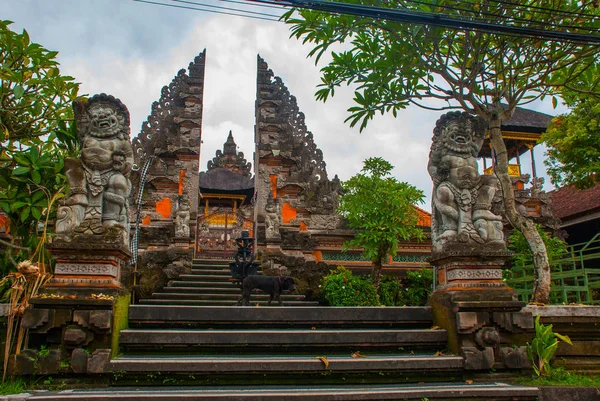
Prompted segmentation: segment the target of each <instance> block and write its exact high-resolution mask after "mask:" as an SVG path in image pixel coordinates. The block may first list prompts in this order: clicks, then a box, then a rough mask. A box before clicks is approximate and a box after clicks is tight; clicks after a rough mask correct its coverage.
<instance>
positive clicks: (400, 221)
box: [338, 157, 424, 287]
mask: <svg viewBox="0 0 600 401" xmlns="http://www.w3.org/2000/svg"><path fill="white" fill-rule="evenodd" d="M393 168H394V166H392V165H391V164H390V163H389V162H387V161H385V160H383V159H382V158H380V157H372V158H369V159H367V160H365V162H364V166H363V169H362V170H361V172H360V173H359V174H356V175H354V176H353V177H351V178H350V179H349V180H348V181H346V182H344V183H342V187H343V189H344V193H343V194H342V196H341V197H340V206H339V208H338V213H340V214H341V215H342V216H344V218H345V219H346V220H347V221H348V225H349V226H350V227H351V228H353V229H354V230H356V235H355V236H354V238H353V239H352V240H350V241H347V242H345V243H344V249H346V250H347V249H349V248H354V247H362V249H363V250H364V252H363V254H364V256H365V257H366V258H367V259H368V260H370V261H371V262H372V263H373V283H374V284H375V285H376V286H377V287H379V281H380V277H381V266H382V263H383V260H384V258H385V257H386V256H387V255H395V254H396V252H397V250H398V242H399V241H402V240H409V239H422V238H424V233H423V231H422V230H421V229H420V228H418V227H417V222H418V214H417V211H416V210H415V208H414V205H415V204H419V203H422V202H423V192H422V191H421V190H419V189H417V188H415V187H414V186H412V185H410V184H408V183H406V182H399V181H398V180H396V178H394V177H392V176H391V171H392V169H393Z"/></svg>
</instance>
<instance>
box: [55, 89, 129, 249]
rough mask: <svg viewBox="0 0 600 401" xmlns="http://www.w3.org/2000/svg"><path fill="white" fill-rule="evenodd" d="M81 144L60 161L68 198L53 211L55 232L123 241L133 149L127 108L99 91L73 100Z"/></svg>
mask: <svg viewBox="0 0 600 401" xmlns="http://www.w3.org/2000/svg"><path fill="white" fill-rule="evenodd" d="M73 111H74V113H75V121H76V122H77V131H78V135H79V141H80V143H81V156H80V157H79V158H68V159H65V174H66V176H67V179H68V181H69V185H70V197H69V198H68V199H66V200H65V201H64V202H63V204H62V206H61V207H60V208H59V209H58V213H57V222H56V233H57V234H58V235H59V236H62V237H63V238H65V237H66V238H67V239H69V238H70V239H72V238H73V237H74V236H76V235H78V234H79V235H91V236H102V235H105V234H106V233H107V232H108V231H110V232H112V233H113V234H119V235H120V236H121V238H122V242H123V245H124V246H125V247H127V246H128V244H129V217H128V207H129V205H128V196H129V193H130V191H131V182H130V181H129V173H130V172H131V167H132V165H133V150H132V147H131V141H130V139H129V111H128V110H127V107H125V105H124V104H123V103H121V101H120V100H119V99H116V98H114V97H113V96H110V95H106V94H99V95H95V96H93V97H91V98H90V99H89V100H87V101H82V100H77V101H75V102H74V103H73Z"/></svg>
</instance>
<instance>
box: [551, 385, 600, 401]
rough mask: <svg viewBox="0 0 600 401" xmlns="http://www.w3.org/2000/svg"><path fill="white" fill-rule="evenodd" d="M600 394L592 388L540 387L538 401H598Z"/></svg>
mask: <svg viewBox="0 0 600 401" xmlns="http://www.w3.org/2000/svg"><path fill="white" fill-rule="evenodd" d="M598 400H600V392H599V390H598V389H597V388H594V387H559V386H552V387H550V386H541V387H540V401H598Z"/></svg>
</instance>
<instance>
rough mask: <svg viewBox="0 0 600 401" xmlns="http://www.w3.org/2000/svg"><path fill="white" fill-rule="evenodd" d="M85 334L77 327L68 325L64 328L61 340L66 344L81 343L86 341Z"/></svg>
mask: <svg viewBox="0 0 600 401" xmlns="http://www.w3.org/2000/svg"><path fill="white" fill-rule="evenodd" d="M87 337H88V336H87V334H86V332H85V331H83V329H81V328H79V327H69V328H67V329H66V330H65V333H64V335H63V341H64V343H65V345H67V346H74V345H81V344H85V343H86V341H85V340H86V339H87Z"/></svg>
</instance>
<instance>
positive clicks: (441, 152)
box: [427, 112, 504, 252]
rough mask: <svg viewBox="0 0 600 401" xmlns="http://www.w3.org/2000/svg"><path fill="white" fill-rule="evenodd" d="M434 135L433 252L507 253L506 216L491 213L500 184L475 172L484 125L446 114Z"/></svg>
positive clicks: (431, 167)
mask: <svg viewBox="0 0 600 401" xmlns="http://www.w3.org/2000/svg"><path fill="white" fill-rule="evenodd" d="M433 134H434V135H433V144H432V145H431V152H430V153H429V164H428V167H427V169H428V171H429V175H430V176H431V178H432V180H433V196H432V199H433V200H432V211H433V213H432V227H431V231H432V232H431V236H432V246H433V251H434V252H436V251H437V252H440V251H442V250H443V249H444V248H445V247H444V245H445V244H446V243H454V244H457V243H458V244H462V245H465V246H469V247H473V246H474V247H478V246H485V247H486V249H489V247H490V245H493V246H495V247H494V250H498V248H500V249H503V248H504V240H503V239H504V236H503V232H502V228H503V225H502V217H501V216H498V215H496V214H494V213H492V212H491V208H492V201H493V199H494V195H495V194H496V192H497V191H498V189H499V183H498V180H497V179H496V178H495V177H493V176H489V175H484V176H482V175H480V174H479V172H478V169H477V161H476V157H477V154H478V153H479V150H480V149H481V145H482V144H483V139H484V134H485V126H484V124H483V121H482V120H480V119H477V118H475V117H473V116H471V115H469V114H467V113H461V112H451V113H446V114H444V115H443V116H442V117H441V118H440V119H439V120H438V121H437V123H436V127H435V129H434V131H433ZM484 244H485V245H484Z"/></svg>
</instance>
